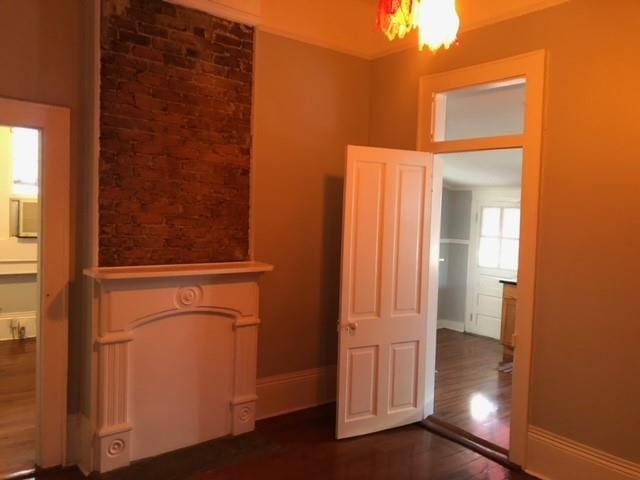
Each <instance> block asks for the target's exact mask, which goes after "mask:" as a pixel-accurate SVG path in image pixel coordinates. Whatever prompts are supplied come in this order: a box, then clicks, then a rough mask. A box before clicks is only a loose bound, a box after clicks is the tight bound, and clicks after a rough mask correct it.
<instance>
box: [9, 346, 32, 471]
mask: <svg viewBox="0 0 640 480" xmlns="http://www.w3.org/2000/svg"><path fill="white" fill-rule="evenodd" d="M35 352H36V342H35V339H25V340H7V341H2V342H0V478H4V476H6V475H7V474H10V473H14V472H17V471H21V470H28V469H30V468H32V467H33V463H34V459H35V421H36V419H35V405H36V353H35Z"/></svg>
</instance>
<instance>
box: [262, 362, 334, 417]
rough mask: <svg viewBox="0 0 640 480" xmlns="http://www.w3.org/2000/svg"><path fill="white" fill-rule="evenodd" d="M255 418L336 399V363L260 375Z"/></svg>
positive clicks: (280, 413) (288, 411) (275, 414)
mask: <svg viewBox="0 0 640 480" xmlns="http://www.w3.org/2000/svg"><path fill="white" fill-rule="evenodd" d="M256 393H257V395H258V402H257V413H256V419H258V420H261V419H264V418H269V417H275V416H277V415H284V414H285V413H291V412H295V411H297V410H303V409H305V408H311V407H316V406H318V405H323V404H325V403H330V402H333V401H335V399H336V366H335V365H328V366H325V367H320V368H312V369H309V370H301V371H297V372H291V373H285V374H282V375H273V376H270V377H263V378H259V379H258V382H257V385H256Z"/></svg>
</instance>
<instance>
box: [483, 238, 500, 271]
mask: <svg viewBox="0 0 640 480" xmlns="http://www.w3.org/2000/svg"><path fill="white" fill-rule="evenodd" d="M499 260H500V239H498V238H486V237H480V248H479V250H478V265H479V266H481V267H485V268H498V264H499Z"/></svg>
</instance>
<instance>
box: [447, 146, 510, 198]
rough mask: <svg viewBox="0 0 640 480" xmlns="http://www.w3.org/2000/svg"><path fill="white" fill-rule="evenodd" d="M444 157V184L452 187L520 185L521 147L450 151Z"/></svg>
mask: <svg viewBox="0 0 640 480" xmlns="http://www.w3.org/2000/svg"><path fill="white" fill-rule="evenodd" d="M441 158H442V159H443V160H444V184H445V186H447V187H450V188H485V187H520V185H521V177H522V150H521V149H519V148H518V149H511V150H488V151H485V152H466V153H449V154H445V155H442V156H441Z"/></svg>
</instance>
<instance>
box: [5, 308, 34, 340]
mask: <svg viewBox="0 0 640 480" xmlns="http://www.w3.org/2000/svg"><path fill="white" fill-rule="evenodd" d="M36 318H37V314H36V312H35V311H30V312H3V313H2V314H0V341H2V340H17V337H15V338H14V337H13V336H12V335H11V320H13V319H18V320H19V321H20V324H21V325H23V326H25V327H26V336H25V338H34V337H35V336H36V327H37V324H36Z"/></svg>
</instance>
